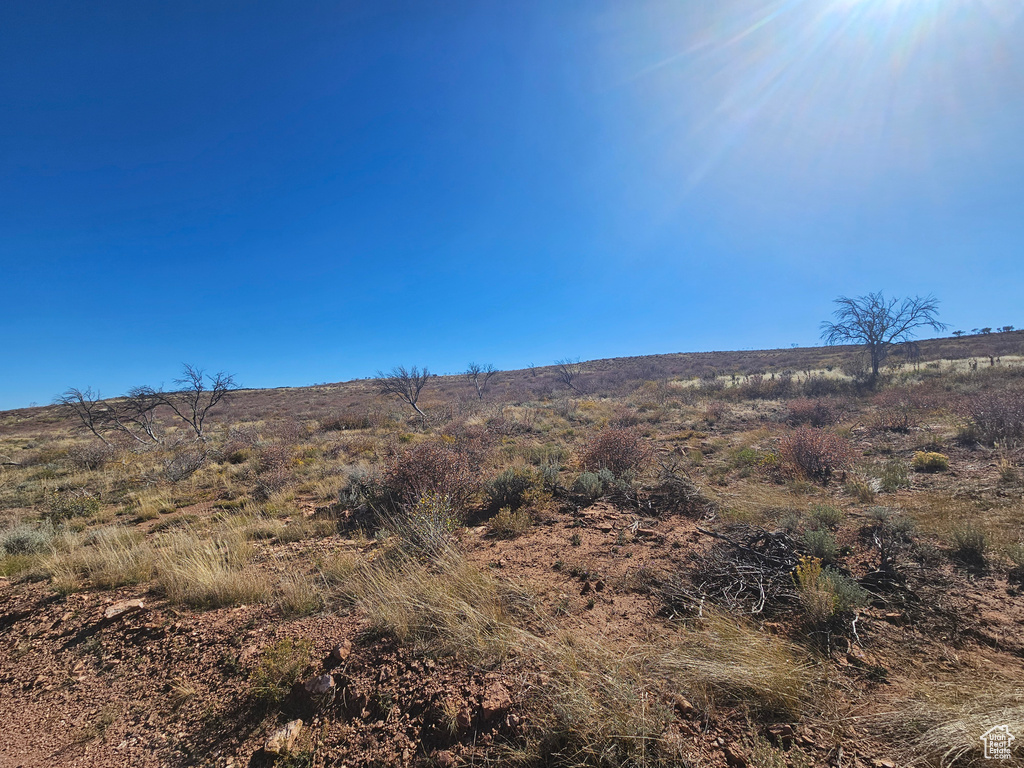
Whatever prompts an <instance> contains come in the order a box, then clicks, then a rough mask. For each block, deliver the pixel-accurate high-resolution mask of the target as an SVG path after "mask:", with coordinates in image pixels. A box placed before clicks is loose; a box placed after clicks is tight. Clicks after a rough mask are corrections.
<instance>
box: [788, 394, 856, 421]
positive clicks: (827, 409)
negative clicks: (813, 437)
mask: <svg viewBox="0 0 1024 768" xmlns="http://www.w3.org/2000/svg"><path fill="white" fill-rule="evenodd" d="M841 415H842V409H841V408H840V407H839V404H838V403H837V402H836V401H835V400H833V399H830V398H807V397H802V398H799V399H796V400H791V401H790V403H789V415H788V417H787V419H786V420H787V421H788V422H789V423H790V424H793V425H800V424H809V425H810V426H812V427H827V426H830V425H832V424H835V423H836V422H837V421H839V419H840V417H841Z"/></svg>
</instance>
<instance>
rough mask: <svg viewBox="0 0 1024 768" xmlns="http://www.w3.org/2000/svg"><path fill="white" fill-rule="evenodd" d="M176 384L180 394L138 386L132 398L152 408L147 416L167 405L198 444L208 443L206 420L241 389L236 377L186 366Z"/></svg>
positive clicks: (130, 397)
mask: <svg viewBox="0 0 1024 768" xmlns="http://www.w3.org/2000/svg"><path fill="white" fill-rule="evenodd" d="M174 383H175V384H177V385H178V386H179V387H180V389H179V390H177V391H176V392H165V391H164V390H163V389H154V388H153V387H135V388H134V389H132V390H131V392H130V393H129V399H130V400H133V401H135V402H137V403H139V404H140V405H142V404H144V405H146V406H148V408H149V409H150V410H149V411H147V413H148V412H151V410H153V409H156V408H157V407H159V406H166V407H167V408H169V409H170V410H171V411H172V412H173V413H174V415H175V416H177V417H178V418H179V419H181V420H182V421H183V422H185V424H187V425H188V427H189V429H191V430H192V431H193V432H194V433H195V436H196V441H197V442H206V434H205V429H206V417H207V416H208V415H209V414H210V411H212V410H213V409H214V408H215V407H216V406H217V404H218V403H220V401H221V400H223V399H224V398H225V397H226V396H227V394H228V393H229V392H231V391H232V390H234V389H237V388H238V385H237V384H236V383H235V378H234V376H232V375H230V374H227V373H224V372H219V373H216V374H214V375H212V376H211V375H209V374H207V373H206V372H205V371H204V370H203V369H202V368H198V367H196V366H194V365H189V364H188V363H185V364H184V365H183V367H182V374H181V378H180V379H175V380H174Z"/></svg>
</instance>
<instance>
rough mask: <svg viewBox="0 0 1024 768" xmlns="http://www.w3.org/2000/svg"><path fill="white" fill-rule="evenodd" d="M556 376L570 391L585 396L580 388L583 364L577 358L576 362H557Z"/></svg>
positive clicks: (567, 359) (568, 360) (567, 360)
mask: <svg viewBox="0 0 1024 768" xmlns="http://www.w3.org/2000/svg"><path fill="white" fill-rule="evenodd" d="M555 374H556V375H557V376H558V380H559V381H560V382H562V383H563V384H565V386H567V387H568V388H569V389H571V390H573V391H575V392H578V393H579V394H581V395H582V394H583V390H582V389H581V388H580V383H581V382H580V376H581V375H582V374H583V363H581V362H580V359H579V358H578V357H577V358H576V359H575V360H571V359H569V358H565V359H564V360H556V361H555Z"/></svg>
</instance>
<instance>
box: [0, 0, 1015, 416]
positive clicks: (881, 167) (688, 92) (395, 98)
mask: <svg viewBox="0 0 1024 768" xmlns="http://www.w3.org/2000/svg"><path fill="white" fill-rule="evenodd" d="M1022 41H1024V16H1022V13H1021V5H1020V3H1019V2H1017V0H1012V1H1011V0H804V1H802V2H794V1H793V0H787V1H786V2H767V1H766V0H721V1H720V2H715V3H697V2H682V1H681V0H680V1H678V2H660V1H649V0H635V1H634V0H631V2H620V1H608V2H601V1H600V0H591V1H588V2H583V1H582V0H581V1H579V2H561V1H559V0H538V1H537V2H531V1H530V0H517V1H516V2H488V1H487V0H466V1H465V2H445V1H444V0H441V1H439V2H431V3H423V2H390V1H389V0H372V1H368V2H332V3H316V2H301V3H295V2H288V3H285V2H237V3H236V2H216V1H213V2H211V1H210V0H204V1H203V2H175V3H157V2H145V1H143V2H139V0H129V1H126V2H97V3H81V2H47V1H46V0H38V1H36V0H33V1H31V2H29V1H27V0H26V1H24V2H22V1H18V0H12V2H7V3H3V4H2V5H0V103H2V104H3V113H2V114H3V116H2V118H0V171H2V173H0V268H2V276H0V301H2V312H0V333H2V338H3V339H4V348H5V349H4V357H3V364H2V366H0V408H12V407H20V406H24V405H27V404H29V403H31V402H37V403H45V402H49V401H50V400H51V399H52V398H53V396H54V395H56V394H58V393H59V392H61V391H62V390H64V389H65V388H67V387H68V386H72V385H73V386H78V387H83V388H84V387H86V386H92V387H96V388H99V389H101V390H102V391H103V392H104V393H105V394H116V393H120V392H123V391H125V390H126V389H128V388H129V387H131V386H132V385H136V384H153V385H157V384H160V383H170V381H171V380H172V379H173V378H174V377H175V375H176V374H177V372H178V370H179V369H180V364H181V363H182V362H190V363H194V364H197V365H200V366H204V367H206V368H208V369H213V370H226V371H229V372H232V373H234V374H235V375H236V377H237V378H238V380H239V381H240V382H241V383H243V384H244V385H246V386H254V387H267V386H279V385H303V384H310V383H314V382H325V381H339V380H344V379H349V378H357V377H363V376H369V375H372V374H373V373H374V372H375V371H376V370H377V369H387V368H390V367H391V366H393V365H396V364H405V365H414V364H415V365H428V366H429V367H430V368H431V370H434V371H437V372H441V373H443V372H457V371H459V370H462V369H463V368H464V367H465V365H466V364H467V363H468V362H469V361H471V360H474V361H479V362H484V363H488V362H489V363H493V364H495V365H496V366H498V367H499V368H514V367H523V366H525V365H528V364H530V363H536V364H538V365H542V364H548V363H550V362H552V361H553V360H555V359H558V358H563V357H582V358H584V359H588V358H598V357H611V356H618V355H636V354H646V353H660V352H679V351H700V350H710V349H743V348H763V347H785V346H789V345H790V344H792V343H799V344H801V345H807V344H814V343H816V342H817V334H818V324H819V322H820V321H821V320H822V319H824V318H825V317H826V316H827V315H828V313H829V312H830V311H831V305H830V302H831V300H832V299H833V298H834V297H836V296H838V295H840V294H851V295H858V294H863V293H866V292H869V291H874V290H884V291H886V292H887V293H888V294H892V295H899V296H902V295H908V294H927V293H934V294H935V295H936V296H937V297H938V298H939V299H940V301H941V305H940V306H941V317H942V319H943V320H945V321H946V322H948V323H950V324H951V326H952V327H953V328H964V329H965V330H970V329H971V328H973V327H977V326H983V325H991V326H999V325H1007V324H1012V325H1018V326H1021V325H1024V312H1022V310H1021V303H1020V298H1021V287H1022V278H1024V258H1022V244H1024V141H1021V138H1020V137H1021V136H1024V42H1022Z"/></svg>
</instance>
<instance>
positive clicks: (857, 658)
mask: <svg viewBox="0 0 1024 768" xmlns="http://www.w3.org/2000/svg"><path fill="white" fill-rule="evenodd" d="M846 660H847V661H848V662H850V663H851V664H853V665H854V666H856V667H867V666H869V665H870V664H871V661H870V659H868V657H867V655H866V654H865V653H864V651H862V650H861V649H860V648H858V647H857V646H852V647H851V648H850V650H849V651H848V652H847V654H846Z"/></svg>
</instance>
